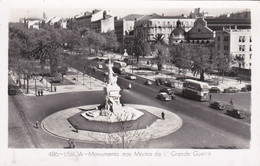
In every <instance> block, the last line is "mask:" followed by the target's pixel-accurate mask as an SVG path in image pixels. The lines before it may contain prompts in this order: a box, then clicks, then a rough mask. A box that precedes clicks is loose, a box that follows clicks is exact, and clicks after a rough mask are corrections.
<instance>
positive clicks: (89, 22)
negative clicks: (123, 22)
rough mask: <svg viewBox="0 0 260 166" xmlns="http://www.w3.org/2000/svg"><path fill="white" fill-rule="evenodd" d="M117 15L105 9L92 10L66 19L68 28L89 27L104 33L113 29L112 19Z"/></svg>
mask: <svg viewBox="0 0 260 166" xmlns="http://www.w3.org/2000/svg"><path fill="white" fill-rule="evenodd" d="M115 19H117V17H116V16H115V15H114V14H113V13H111V12H110V11H106V10H96V9H95V10H93V11H92V12H84V13H81V14H79V15H76V16H74V18H71V19H70V20H69V21H68V28H70V29H77V28H91V29H92V30H94V31H95V32H98V33H106V32H108V31H112V30H114V29H115V26H114V20H115Z"/></svg>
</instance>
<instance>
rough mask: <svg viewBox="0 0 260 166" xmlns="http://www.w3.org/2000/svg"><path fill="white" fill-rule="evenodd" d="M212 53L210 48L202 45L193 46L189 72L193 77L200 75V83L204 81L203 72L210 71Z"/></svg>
mask: <svg viewBox="0 0 260 166" xmlns="http://www.w3.org/2000/svg"><path fill="white" fill-rule="evenodd" d="M212 58H213V53H212V51H211V50H210V47H208V46H204V45H193V57H192V66H191V71H192V73H193V75H196V76H197V75H198V74H199V75H200V81H204V78H205V77H204V74H205V72H206V73H207V72H209V71H211V70H212V67H213V66H212Z"/></svg>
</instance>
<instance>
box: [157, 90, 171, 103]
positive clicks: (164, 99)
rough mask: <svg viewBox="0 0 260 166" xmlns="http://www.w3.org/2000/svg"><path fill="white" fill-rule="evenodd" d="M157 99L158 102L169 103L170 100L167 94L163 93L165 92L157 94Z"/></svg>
mask: <svg viewBox="0 0 260 166" xmlns="http://www.w3.org/2000/svg"><path fill="white" fill-rule="evenodd" d="M157 98H158V99H160V100H162V101H171V99H172V98H171V96H170V95H168V94H167V93H165V92H161V93H159V94H158V95H157Z"/></svg>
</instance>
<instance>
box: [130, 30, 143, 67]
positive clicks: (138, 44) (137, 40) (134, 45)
mask: <svg viewBox="0 0 260 166" xmlns="http://www.w3.org/2000/svg"><path fill="white" fill-rule="evenodd" d="M128 48H129V49H130V51H131V52H133V53H134V55H135V56H136V60H137V63H138V62H139V56H141V55H143V54H144V39H143V35H142V34H141V33H139V34H136V35H135V36H134V37H133V38H132V40H131V41H130V42H129V44H128Z"/></svg>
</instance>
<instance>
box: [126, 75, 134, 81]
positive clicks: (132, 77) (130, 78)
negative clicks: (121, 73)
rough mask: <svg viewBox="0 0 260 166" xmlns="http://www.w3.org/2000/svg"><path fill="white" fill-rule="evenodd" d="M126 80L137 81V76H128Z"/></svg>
mask: <svg viewBox="0 0 260 166" xmlns="http://www.w3.org/2000/svg"><path fill="white" fill-rule="evenodd" d="M125 78H126V79H129V80H136V76H134V75H131V74H128V75H126V76H125Z"/></svg>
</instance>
